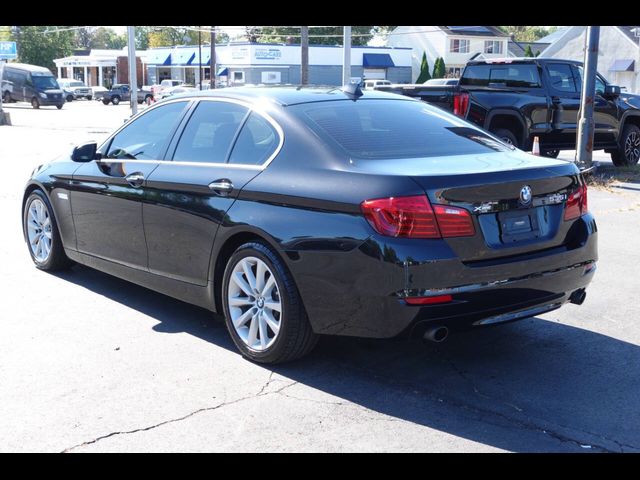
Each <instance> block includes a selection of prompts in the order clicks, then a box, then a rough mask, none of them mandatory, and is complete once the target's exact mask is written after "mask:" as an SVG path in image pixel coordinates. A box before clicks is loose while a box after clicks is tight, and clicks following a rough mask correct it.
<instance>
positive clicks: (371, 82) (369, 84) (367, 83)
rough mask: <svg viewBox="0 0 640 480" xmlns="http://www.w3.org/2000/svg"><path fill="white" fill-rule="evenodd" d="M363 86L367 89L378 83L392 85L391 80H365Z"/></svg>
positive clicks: (371, 88)
mask: <svg viewBox="0 0 640 480" xmlns="http://www.w3.org/2000/svg"><path fill="white" fill-rule="evenodd" d="M363 84H364V85H363V86H364V88H365V89H366V90H373V89H374V88H375V87H377V86H378V85H391V82H390V81H389V80H365V81H364V82H363Z"/></svg>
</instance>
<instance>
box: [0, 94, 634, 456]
mask: <svg viewBox="0 0 640 480" xmlns="http://www.w3.org/2000/svg"><path fill="white" fill-rule="evenodd" d="M6 110H7V111H8V112H10V114H11V119H12V122H13V126H11V127H8V126H2V127H0V163H1V164H2V175H0V201H1V202H2V203H1V207H0V224H1V225H2V229H1V230H0V231H1V232H2V241H1V242H0V268H1V269H2V270H1V272H2V275H0V302H1V310H0V321H1V323H0V325H1V326H2V327H3V330H2V335H0V399H1V402H2V408H0V451H5V452H6V451H19V452H20V451H45V452H63V451H65V452H88V451H125V452H128V451H145V452H146V451H188V452H191V451H194V452H196V451H229V452H239V451H240V452H242V451H337V452H342V451H403V452H412V451H427V452H452V451H456V452H490V451H513V452H600V451H612V452H621V451H624V452H638V451H640V415H638V411H640V348H639V345H640V324H639V322H638V313H637V305H636V303H635V293H634V292H637V291H640V279H639V278H638V276H637V275H636V272H637V267H638V265H639V264H640V253H639V252H638V247H637V244H638V240H637V239H638V238H640V185H638V184H619V185H614V186H612V187H610V188H608V189H596V188H592V189H590V190H589V208H590V209H591V211H593V212H594V214H595V216H596V219H597V222H598V228H599V251H600V261H599V264H598V270H597V272H596V274H595V278H594V281H593V282H592V284H591V286H590V287H589V288H588V290H587V291H588V294H587V300H586V302H585V303H584V304H583V305H582V306H580V307H578V306H575V305H567V306H565V307H563V308H562V309H560V310H558V311H555V312H551V313H549V314H546V315H542V316H540V317H536V318H533V319H528V320H523V321H520V322H516V323H512V324H508V325H502V326H497V327H492V328H485V329H479V330H475V331H472V332H466V333H461V334H458V335H453V336H451V337H450V338H449V340H447V341H446V342H444V343H442V344H427V345H425V344H423V343H421V342H406V341H373V340H362V339H354V338H337V337H327V338H323V339H322V340H321V342H320V343H319V345H318V348H316V350H315V351H314V352H313V353H312V354H311V355H310V356H309V357H307V358H305V359H303V360H301V361H297V362H294V363H291V364H286V365H282V366H277V367H275V368H269V367H265V366H260V365H256V364H252V363H250V362H248V361H246V360H244V359H243V358H242V357H241V356H240V355H239V354H238V353H237V352H236V350H235V348H234V346H233V344H232V342H231V340H230V338H229V336H228V334H227V332H226V330H225V327H224V324H223V323H222V322H221V320H220V318H219V317H216V316H214V315H212V314H210V313H208V312H207V311H205V310H202V309H199V308H196V307H193V306H190V305H188V304H185V303H182V302H180V301H177V300H173V299H171V298H169V297H166V296H164V295H161V294H158V293H154V292H152V291H149V290H146V289H144V288H142V287H138V286H136V285H133V284H131V283H128V282H126V281H123V280H119V279H117V278H114V277H111V276H109V275H106V274H103V273H100V272H97V271H94V270H91V269H89V268H86V267H82V266H76V267H74V268H73V269H72V270H70V271H68V272H65V273H60V274H48V273H45V272H41V271H39V270H37V269H36V268H34V267H33V265H32V263H31V260H30V258H29V254H28V252H27V246H26V244H25V243H24V241H23V239H22V233H21V214H20V201H21V196H22V189H23V187H24V184H25V182H26V181H27V178H28V177H29V174H30V172H31V171H32V170H33V168H34V167H36V166H37V165H39V164H40V163H43V162H45V161H47V159H49V158H52V157H54V156H56V155H58V154H59V153H61V152H62V151H64V150H65V149H70V148H71V147H72V146H73V145H74V144H78V143H82V142H84V141H87V140H90V139H95V140H98V141H100V140H102V139H104V138H106V137H107V135H108V133H109V132H110V131H112V130H113V129H115V128H116V127H118V126H119V125H121V124H122V122H123V120H124V119H126V118H127V116H128V106H127V105H124V104H123V105H119V106H113V105H109V106H104V105H102V104H101V103H100V102H95V101H92V102H88V101H77V102H73V103H70V104H67V105H65V107H64V108H63V109H62V110H60V111H58V110H56V109H55V108H42V109H40V110H38V111H34V110H32V109H31V108H30V107H28V106H26V105H25V106H22V105H15V104H13V105H9V106H7V107H6ZM563 157H564V158H567V159H571V158H572V153H571V152H568V153H567V152H563ZM595 158H596V160H600V161H602V162H606V161H607V158H608V156H606V155H604V154H602V153H597V154H596V156H595Z"/></svg>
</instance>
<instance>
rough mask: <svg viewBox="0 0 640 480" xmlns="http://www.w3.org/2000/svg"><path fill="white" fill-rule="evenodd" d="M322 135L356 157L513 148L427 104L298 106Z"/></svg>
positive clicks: (371, 102)
mask: <svg viewBox="0 0 640 480" xmlns="http://www.w3.org/2000/svg"><path fill="white" fill-rule="evenodd" d="M291 109H292V111H293V112H296V114H297V115H298V116H299V117H300V118H301V119H302V121H303V122H305V123H306V124H307V125H308V126H309V127H310V128H311V129H312V130H313V131H314V132H316V134H318V135H319V136H320V137H321V138H324V139H328V140H330V141H333V142H335V143H337V144H338V145H339V146H340V147H341V148H342V149H343V150H345V151H346V152H347V154H348V155H349V156H351V157H352V158H360V159H369V160H385V159H394V158H420V157H435V156H450V155H471V154H482V153H492V152H507V151H511V149H510V147H508V146H506V145H504V144H503V143H501V142H500V141H498V140H496V139H495V138H493V137H491V136H490V135H488V134H486V133H484V132H483V131H482V130H480V129H478V128H476V127H474V126H473V125H471V124H470V123H468V122H465V121H464V120H462V119H459V118H457V117H455V116H453V115H451V114H449V113H446V112H444V111H441V110H440V109H438V108H436V107H431V106H429V105H426V104H425V103H422V102H413V101H404V100H374V99H371V100H365V99H361V100H359V101H356V102H351V101H338V102H316V103H306V104H300V105H294V106H292V107H291Z"/></svg>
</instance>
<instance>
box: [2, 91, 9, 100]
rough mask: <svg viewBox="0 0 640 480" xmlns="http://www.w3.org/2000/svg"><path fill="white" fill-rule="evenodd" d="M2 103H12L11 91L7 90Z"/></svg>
mask: <svg viewBox="0 0 640 480" xmlns="http://www.w3.org/2000/svg"><path fill="white" fill-rule="evenodd" d="M2 101H3V102H4V103H11V94H10V93H9V90H7V91H6V92H4V95H3V99H2Z"/></svg>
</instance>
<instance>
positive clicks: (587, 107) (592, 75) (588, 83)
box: [576, 26, 600, 167]
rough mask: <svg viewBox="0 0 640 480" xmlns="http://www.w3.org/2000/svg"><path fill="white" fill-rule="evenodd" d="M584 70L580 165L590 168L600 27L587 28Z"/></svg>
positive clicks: (580, 126)
mask: <svg viewBox="0 0 640 480" xmlns="http://www.w3.org/2000/svg"><path fill="white" fill-rule="evenodd" d="M586 40H587V43H586V47H585V52H584V68H583V72H582V93H581V94H580V121H579V123H578V142H577V143H578V146H577V149H576V157H577V158H576V161H577V163H578V165H581V166H586V167H590V166H591V163H592V160H593V135H594V130H595V124H594V121H593V104H594V101H595V95H596V73H597V69H598V43H599V41H600V27H597V26H596V27H587V32H586Z"/></svg>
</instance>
